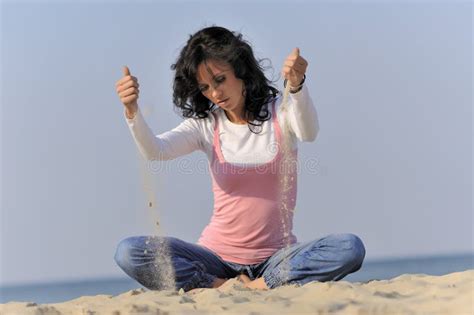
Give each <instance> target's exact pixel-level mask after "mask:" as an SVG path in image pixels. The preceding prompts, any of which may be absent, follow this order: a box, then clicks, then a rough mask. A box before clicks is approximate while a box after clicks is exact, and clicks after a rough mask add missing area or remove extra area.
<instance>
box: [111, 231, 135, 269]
mask: <svg viewBox="0 0 474 315" xmlns="http://www.w3.org/2000/svg"><path fill="white" fill-rule="evenodd" d="M135 239H136V237H128V238H126V239H124V240H122V241H120V243H119V244H118V245H117V249H116V250H115V255H114V260H115V263H116V264H117V265H118V266H119V267H120V268H122V269H124V270H126V269H128V267H129V266H130V259H131V256H132V255H131V249H132V244H133V243H134V241H135Z"/></svg>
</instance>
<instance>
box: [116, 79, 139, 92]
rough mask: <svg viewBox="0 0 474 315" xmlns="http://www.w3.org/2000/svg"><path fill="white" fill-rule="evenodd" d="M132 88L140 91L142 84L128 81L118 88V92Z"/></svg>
mask: <svg viewBox="0 0 474 315" xmlns="http://www.w3.org/2000/svg"><path fill="white" fill-rule="evenodd" d="M130 87H135V88H137V89H138V88H139V87H140V84H138V82H136V81H133V80H129V81H126V82H124V83H123V84H121V85H119V86H118V87H117V92H118V93H120V92H122V91H124V90H126V89H128V88H130Z"/></svg>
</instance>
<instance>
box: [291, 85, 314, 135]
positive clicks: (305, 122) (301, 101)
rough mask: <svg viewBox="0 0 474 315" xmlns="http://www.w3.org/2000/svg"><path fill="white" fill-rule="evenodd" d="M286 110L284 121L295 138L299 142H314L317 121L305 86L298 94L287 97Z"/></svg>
mask: <svg viewBox="0 0 474 315" xmlns="http://www.w3.org/2000/svg"><path fill="white" fill-rule="evenodd" d="M287 110H288V111H287V117H285V119H287V121H288V125H289V128H290V130H291V131H292V133H293V134H294V135H295V136H296V138H297V139H298V140H299V141H314V140H315V139H316V136H317V135H318V132H319V121H318V115H317V112H316V109H315V107H314V104H313V100H312V99H311V96H310V95H309V92H308V88H307V87H306V85H303V88H302V89H301V90H300V91H299V92H297V93H294V94H293V93H290V94H289V95H288V106H287Z"/></svg>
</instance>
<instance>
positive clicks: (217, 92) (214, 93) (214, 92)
mask: <svg viewBox="0 0 474 315" xmlns="http://www.w3.org/2000/svg"><path fill="white" fill-rule="evenodd" d="M211 95H212V97H213V98H216V99H220V97H221V96H222V91H221V89H220V88H219V87H216V88H213V89H212V94H211Z"/></svg>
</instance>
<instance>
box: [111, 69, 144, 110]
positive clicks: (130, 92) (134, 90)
mask: <svg viewBox="0 0 474 315" xmlns="http://www.w3.org/2000/svg"><path fill="white" fill-rule="evenodd" d="M139 86H140V85H139V84H138V80H137V78H136V77H134V76H132V75H130V70H129V69H128V67H127V66H124V67H123V77H122V78H121V79H120V80H118V81H117V83H115V87H116V90H117V94H118V96H119V97H120V101H121V102H122V103H123V105H124V106H125V114H126V115H127V118H129V119H132V118H133V117H135V114H136V113H137V111H138V103H137V100H138V93H139V92H140V90H139V89H138V87H139Z"/></svg>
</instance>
